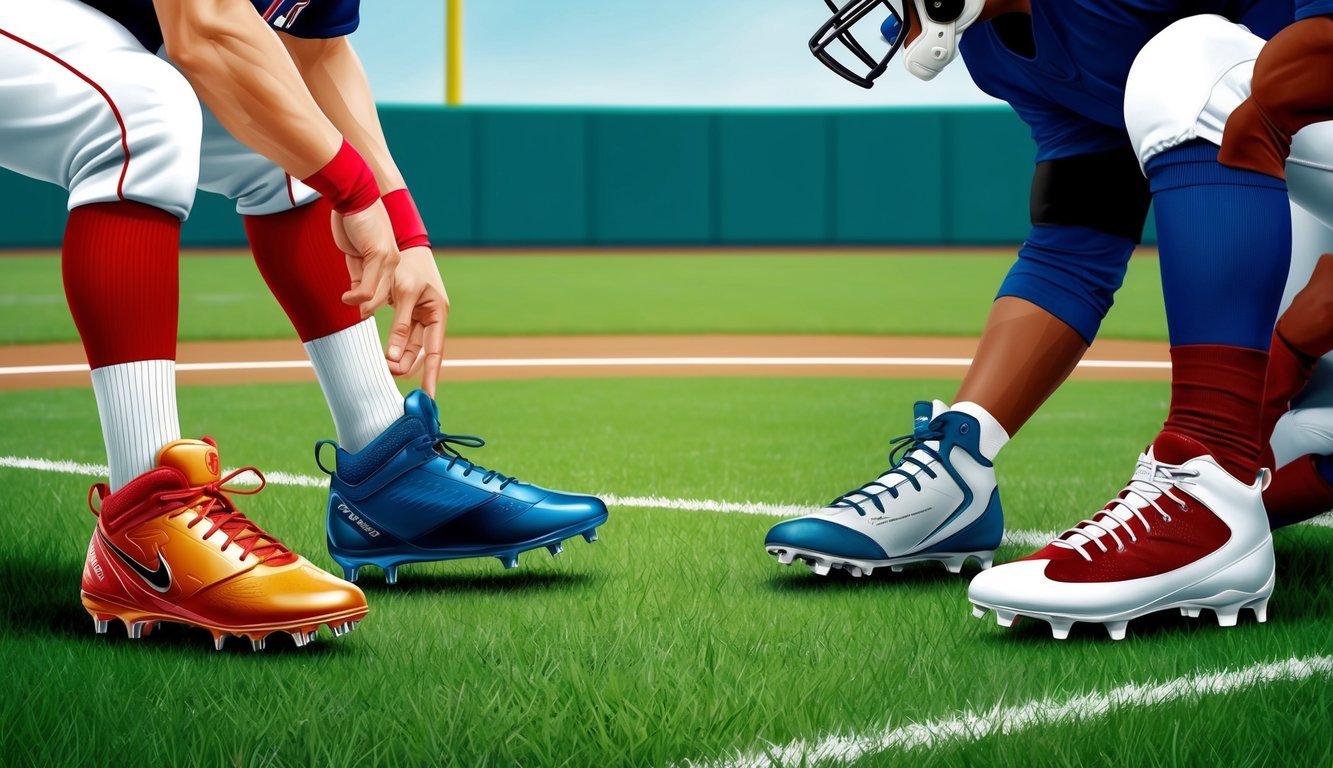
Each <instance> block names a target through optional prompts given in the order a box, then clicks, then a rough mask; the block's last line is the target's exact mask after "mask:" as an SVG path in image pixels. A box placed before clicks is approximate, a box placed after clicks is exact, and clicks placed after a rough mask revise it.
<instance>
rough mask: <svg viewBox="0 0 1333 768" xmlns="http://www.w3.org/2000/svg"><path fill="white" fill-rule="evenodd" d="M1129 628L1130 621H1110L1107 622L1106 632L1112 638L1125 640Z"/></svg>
mask: <svg viewBox="0 0 1333 768" xmlns="http://www.w3.org/2000/svg"><path fill="white" fill-rule="evenodd" d="M1128 628H1129V622H1128V621H1108V622H1106V633H1107V634H1109V635H1110V636H1111V639H1112V640H1124V639H1125V630H1126V629H1128Z"/></svg>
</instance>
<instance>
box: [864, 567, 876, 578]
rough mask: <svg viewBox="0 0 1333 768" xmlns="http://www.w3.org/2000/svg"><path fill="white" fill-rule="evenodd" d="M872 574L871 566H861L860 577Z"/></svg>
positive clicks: (873, 568) (872, 568)
mask: <svg viewBox="0 0 1333 768" xmlns="http://www.w3.org/2000/svg"><path fill="white" fill-rule="evenodd" d="M874 572H875V567H874V566H871V565H863V566H861V575H862V576H869V575H870V574H872V573H874Z"/></svg>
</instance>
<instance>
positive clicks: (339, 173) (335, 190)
mask: <svg viewBox="0 0 1333 768" xmlns="http://www.w3.org/2000/svg"><path fill="white" fill-rule="evenodd" d="M301 182H302V183H304V184H305V185H306V186H307V187H310V188H311V189H313V190H315V191H316V192H318V193H319V194H320V195H322V196H323V197H324V199H325V200H328V201H329V203H330V204H332V205H333V210H335V211H337V212H338V213H341V214H342V215H344V216H350V215H352V214H354V213H360V212H361V211H364V210H365V209H367V208H369V207H370V206H372V205H374V204H375V201H376V200H378V199H379V197H380V190H379V187H377V186H375V174H374V173H372V172H371V170H370V166H369V165H366V161H365V159H363V158H362V157H361V153H360V152H357V151H356V147H353V146H352V145H351V144H349V143H347V139H343V145H342V146H341V147H339V148H338V154H336V155H334V156H333V159H332V160H330V161H329V162H328V164H327V165H325V166H324V167H323V168H320V169H319V170H318V171H315V173H314V174H313V175H311V176H309V177H307V178H304V179H301Z"/></svg>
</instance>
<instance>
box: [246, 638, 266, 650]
mask: <svg viewBox="0 0 1333 768" xmlns="http://www.w3.org/2000/svg"><path fill="white" fill-rule="evenodd" d="M266 640H267V639H266V638H264V637H252V638H250V650H252V651H262V650H264V645H265V644H266Z"/></svg>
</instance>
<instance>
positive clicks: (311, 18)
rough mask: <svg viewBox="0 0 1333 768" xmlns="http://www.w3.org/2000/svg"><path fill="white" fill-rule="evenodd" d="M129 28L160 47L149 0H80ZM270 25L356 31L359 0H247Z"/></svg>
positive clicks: (303, 31) (295, 32) (328, 33)
mask: <svg viewBox="0 0 1333 768" xmlns="http://www.w3.org/2000/svg"><path fill="white" fill-rule="evenodd" d="M83 2H84V3H85V4H87V5H91V6H92V7H94V8H96V9H97V10H99V11H101V12H102V13H105V14H106V15H108V16H110V17H111V18H113V19H115V20H116V21H118V22H120V23H121V25H122V26H124V27H125V28H126V29H128V30H129V31H130V33H131V34H133V35H134V36H135V37H136V38H138V40H139V42H140V43H142V44H143V47H144V48H147V49H148V50H150V51H152V52H154V53H156V52H157V49H159V48H161V47H162V29H161V27H160V26H159V25H158V23H157V13H156V11H154V10H153V0H83ZM250 4H251V5H253V6H254V7H255V10H256V11H258V12H259V14H260V15H261V16H263V17H264V20H265V21H267V22H268V23H269V25H270V26H272V27H273V28H274V29H278V30H281V31H282V32H284V33H285V34H288V35H292V36H293V37H307V38H317V39H318V38H330V37H342V36H343V35H347V34H351V33H352V32H354V31H356V27H357V25H358V24H359V23H360V21H361V16H360V9H361V0H250Z"/></svg>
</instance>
